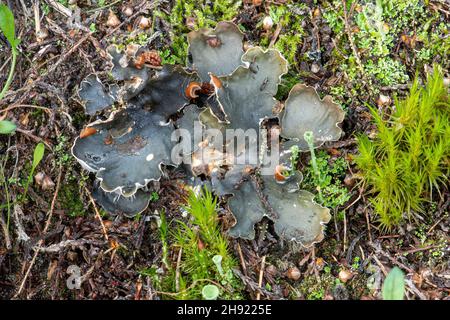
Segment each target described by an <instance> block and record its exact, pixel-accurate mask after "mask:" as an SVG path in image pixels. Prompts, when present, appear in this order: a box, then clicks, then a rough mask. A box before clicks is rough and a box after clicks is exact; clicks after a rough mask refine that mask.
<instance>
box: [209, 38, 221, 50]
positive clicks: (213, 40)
mask: <svg viewBox="0 0 450 320" xmlns="http://www.w3.org/2000/svg"><path fill="white" fill-rule="evenodd" d="M206 42H207V43H208V45H209V46H210V47H211V48H217V47H219V46H220V45H221V44H222V42H221V41H220V39H219V38H218V37H217V36H210V37H209V38H208V39H206Z"/></svg>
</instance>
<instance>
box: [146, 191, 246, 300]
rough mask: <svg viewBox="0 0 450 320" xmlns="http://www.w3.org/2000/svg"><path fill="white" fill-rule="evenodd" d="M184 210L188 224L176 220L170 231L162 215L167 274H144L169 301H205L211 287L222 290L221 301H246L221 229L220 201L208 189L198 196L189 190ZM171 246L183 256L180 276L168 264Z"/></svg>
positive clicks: (148, 270) (235, 263)
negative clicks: (207, 289)
mask: <svg viewBox="0 0 450 320" xmlns="http://www.w3.org/2000/svg"><path fill="white" fill-rule="evenodd" d="M183 209H184V210H185V211H186V212H187V213H188V215H189V217H190V219H189V222H183V221H175V222H174V223H173V224H172V225H171V226H170V228H169V224H168V222H167V221H166V218H165V215H164V214H162V215H161V222H160V224H159V229H160V237H161V241H162V259H161V260H162V263H163V265H164V267H165V268H166V274H165V275H164V276H160V275H158V274H157V272H156V270H157V269H155V267H152V268H149V269H146V270H143V271H141V273H142V274H144V275H147V276H150V277H151V278H152V279H153V281H154V283H155V285H156V286H157V287H158V288H159V290H160V291H164V292H165V294H164V295H163V297H164V298H167V299H188V300H191V299H202V289H203V287H204V286H205V285H208V284H214V285H216V286H218V287H219V291H220V294H219V299H233V300H236V299H243V293H242V291H243V284H242V283H241V281H240V280H239V279H238V278H237V277H236V276H235V275H234V273H233V271H232V270H233V268H236V267H237V261H236V259H235V258H234V256H233V255H232V254H231V252H230V249H229V243H228V239H227V238H226V237H224V235H223V234H222V232H221V229H220V225H219V220H218V216H217V211H216V210H217V198H216V197H215V196H213V195H212V193H211V192H210V191H208V190H207V189H203V190H202V192H201V193H200V194H198V195H197V194H196V193H194V191H190V193H189V197H188V199H187V205H186V206H185V207H184V208H183ZM171 246H172V247H173V249H174V250H175V252H176V256H177V257H178V255H179V254H181V256H180V257H179V258H178V259H180V260H179V263H178V262H177V264H178V267H179V269H178V275H177V270H176V268H174V266H173V264H172V263H169V251H170V248H171ZM218 256H220V257H221V258H220V259H221V262H220V264H219V266H218V265H217V264H216V263H217V261H216V262H215V261H214V259H217V258H218Z"/></svg>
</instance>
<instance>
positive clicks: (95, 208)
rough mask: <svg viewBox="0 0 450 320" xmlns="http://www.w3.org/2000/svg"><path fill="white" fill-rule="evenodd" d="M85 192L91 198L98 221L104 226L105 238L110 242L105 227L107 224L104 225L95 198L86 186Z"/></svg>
mask: <svg viewBox="0 0 450 320" xmlns="http://www.w3.org/2000/svg"><path fill="white" fill-rule="evenodd" d="M84 190H85V191H86V194H87V195H88V197H89V201H90V202H91V203H92V206H93V207H94V211H95V216H96V217H97V219H98V221H100V224H101V226H102V231H103V236H104V237H105V239H106V241H108V240H109V237H108V233H107V231H106V227H105V224H104V223H103V219H102V217H101V215H100V212H99V211H98V209H97V206H96V205H95V201H94V198H92V195H91V192H90V191H89V190H88V188H86V186H85V187H84Z"/></svg>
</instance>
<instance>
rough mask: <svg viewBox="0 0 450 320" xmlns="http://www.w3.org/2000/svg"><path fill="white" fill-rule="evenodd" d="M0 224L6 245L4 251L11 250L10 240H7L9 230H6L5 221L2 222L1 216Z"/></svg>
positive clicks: (1, 216)
mask: <svg viewBox="0 0 450 320" xmlns="http://www.w3.org/2000/svg"><path fill="white" fill-rule="evenodd" d="M0 224H1V225H2V229H3V233H4V237H5V245H6V249H8V250H9V249H11V248H12V247H11V239H10V238H9V230H8V226H7V224H6V222H5V220H3V215H0Z"/></svg>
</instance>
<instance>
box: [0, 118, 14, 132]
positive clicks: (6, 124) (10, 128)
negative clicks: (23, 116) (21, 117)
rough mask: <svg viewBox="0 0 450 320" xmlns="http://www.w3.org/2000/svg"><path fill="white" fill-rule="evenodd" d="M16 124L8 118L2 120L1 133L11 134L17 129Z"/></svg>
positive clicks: (0, 122)
mask: <svg viewBox="0 0 450 320" xmlns="http://www.w3.org/2000/svg"><path fill="white" fill-rule="evenodd" d="M16 128H17V126H16V124H15V123H14V122H11V121H8V120H0V134H10V133H13V132H14V131H16Z"/></svg>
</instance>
